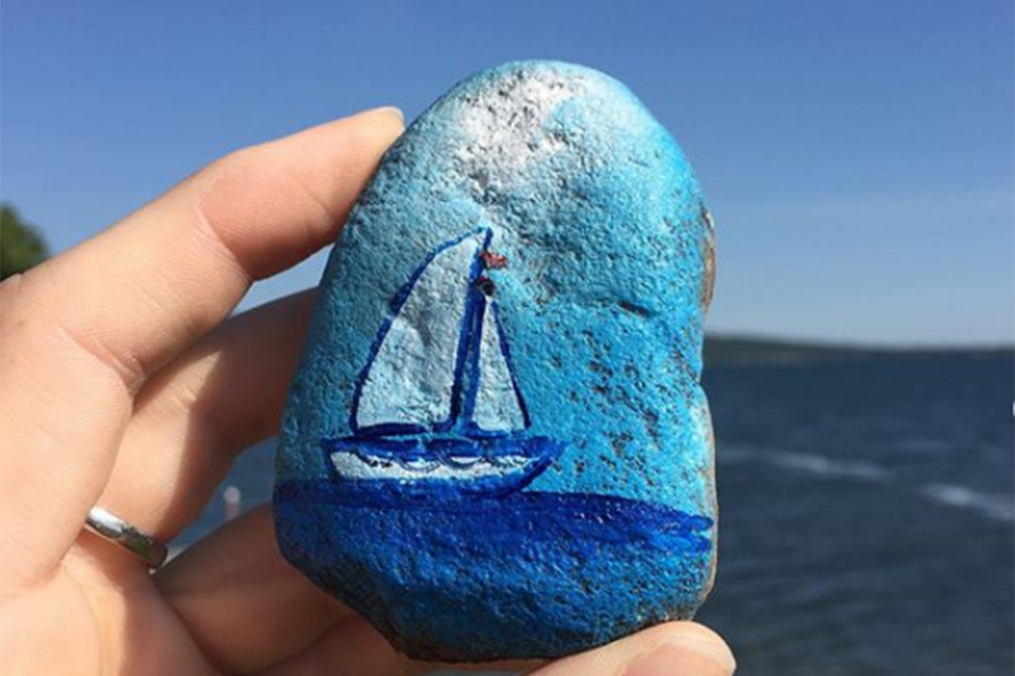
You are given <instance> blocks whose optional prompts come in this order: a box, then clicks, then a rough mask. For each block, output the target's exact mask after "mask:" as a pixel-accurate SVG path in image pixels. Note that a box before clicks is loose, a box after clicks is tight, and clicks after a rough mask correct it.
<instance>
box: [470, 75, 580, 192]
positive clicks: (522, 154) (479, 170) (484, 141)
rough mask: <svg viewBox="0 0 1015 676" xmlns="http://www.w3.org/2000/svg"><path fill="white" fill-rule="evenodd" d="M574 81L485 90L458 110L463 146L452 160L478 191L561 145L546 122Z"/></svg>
mask: <svg viewBox="0 0 1015 676" xmlns="http://www.w3.org/2000/svg"><path fill="white" fill-rule="evenodd" d="M574 86H575V81H574V80H564V79H562V78H559V77H556V76H554V75H553V74H552V73H538V74H528V75H526V76H525V77H522V78H518V79H514V80H509V81H507V82H503V83H500V84H499V85H498V86H497V87H487V88H484V89H483V90H481V91H480V92H478V94H477V95H476V98H475V100H474V101H471V102H470V103H469V105H468V106H464V107H463V108H462V110H461V114H460V116H459V120H458V122H457V126H458V128H459V129H460V130H461V134H462V138H464V139H467V140H468V142H467V143H466V144H464V145H463V146H462V147H461V148H460V149H459V150H457V151H456V158H457V159H458V160H459V161H461V162H462V163H463V164H464V165H465V166H464V168H465V171H466V173H467V174H468V175H469V176H472V177H473V178H474V180H476V181H477V183H478V184H479V185H478V187H479V188H480V189H481V190H485V188H486V186H488V185H492V186H494V187H500V185H501V184H502V182H503V180H505V179H511V177H515V178H517V172H518V170H519V169H520V168H522V167H524V166H527V165H529V164H531V163H533V162H536V161H539V160H541V159H543V158H545V157H546V156H547V155H551V154H553V153H556V152H559V151H560V150H561V149H563V148H564V146H565V144H564V142H563V141H562V140H561V139H559V138H557V137H555V136H553V135H552V134H549V133H547V130H546V123H547V121H548V120H549V119H550V117H551V116H552V115H553V114H554V112H555V111H556V110H557V107H558V106H559V104H560V103H561V102H562V101H564V100H565V99H568V98H571V97H573V96H574V95H575V92H574V91H572V88H573V87H574Z"/></svg>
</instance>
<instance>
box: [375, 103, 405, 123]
mask: <svg viewBox="0 0 1015 676" xmlns="http://www.w3.org/2000/svg"><path fill="white" fill-rule="evenodd" d="M369 113H370V114H371V115H390V116H391V117H393V118H395V119H397V120H398V123H399V124H400V125H402V126H403V127H404V126H405V113H403V112H402V110H401V108H396V107H395V106H381V107H380V108H374V109H373V110H371V111H369Z"/></svg>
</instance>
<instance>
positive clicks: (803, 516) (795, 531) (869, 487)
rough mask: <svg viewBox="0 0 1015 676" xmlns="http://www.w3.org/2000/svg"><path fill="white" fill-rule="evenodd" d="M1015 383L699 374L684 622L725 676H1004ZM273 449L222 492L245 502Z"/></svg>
mask: <svg viewBox="0 0 1015 676" xmlns="http://www.w3.org/2000/svg"><path fill="white" fill-rule="evenodd" d="M1013 375H1015V358H1013V357H1012V356H1010V355H959V354H957V355H932V356H880V357H874V358H870V359H866V360H859V361H849V362H841V363H822V364H812V365H807V364H801V365H793V366H737V367H732V366H731V367H715V368H709V369H707V371H706V378H705V382H706V388H707V390H708V393H709V398H710V401H711V403H712V409H713V416H714V419H715V425H716V431H717V437H718V447H719V455H718V473H719V474H718V479H719V491H720V493H719V500H720V507H721V510H720V544H719V572H718V579H717V584H716V588H715V591H714V592H713V595H712V597H711V598H710V599H709V601H708V602H707V603H706V604H705V606H704V607H703V608H702V610H701V612H700V613H699V616H698V619H699V620H701V621H702V622H704V623H706V624H709V625H710V626H712V627H714V628H715V629H717V630H718V631H719V632H720V633H722V634H723V635H724V636H725V637H726V638H727V640H728V641H729V642H730V643H731V644H732V646H733V647H734V650H735V652H736V653H737V657H738V660H739V663H740V671H739V673H742V674H748V675H750V676H754V675H758V676H767V675H773V676H774V675H779V676H794V675H797V674H799V675H801V676H803V675H805V674H806V675H808V676H839V675H843V676H845V675H849V676H863V675H866V674H872V675H873V674H893V675H895V676H897V675H899V674H919V675H920V676H936V675H939V674H940V675H942V676H945V675H947V676H964V675H966V674H968V675H970V676H980V675H983V676H987V675H991V676H992V675H994V674H996V675H998V676H1002V675H1003V676H1010V675H1011V674H1012V673H1013V672H1015V647H1013V636H1015V577H1013V576H1015V442H1013V437H1015V424H1013V423H1015V421H1013V415H1012V413H1013V409H1012V407H1013V401H1015V379H1013ZM273 450H274V448H273V444H271V443H266V444H262V445H260V446H258V447H256V448H254V449H252V451H251V452H250V453H248V454H246V455H245V456H244V457H243V458H242V459H241V460H240V462H238V463H237V465H236V467H235V468H234V470H233V472H232V474H231V475H230V477H229V479H228V483H232V484H234V485H237V486H239V487H240V488H241V489H242V490H243V492H244V496H245V497H244V499H245V505H244V506H245V507H250V506H254V505H256V504H258V503H260V502H263V501H265V500H267V499H269V498H270V490H271V473H272V453H273ZM221 513H222V508H221V505H219V504H212V505H210V506H209V508H208V510H206V512H205V514H204V515H203V516H202V517H201V519H200V520H199V521H198V523H196V524H195V525H194V527H192V528H191V529H190V530H188V531H187V532H186V533H185V534H184V535H183V536H181V539H180V541H181V543H182V544H187V543H189V542H193V541H194V540H195V539H196V538H197V537H200V536H201V535H203V534H204V533H206V532H208V531H209V530H210V529H212V528H214V527H215V526H216V525H217V524H218V523H219V522H220V520H221Z"/></svg>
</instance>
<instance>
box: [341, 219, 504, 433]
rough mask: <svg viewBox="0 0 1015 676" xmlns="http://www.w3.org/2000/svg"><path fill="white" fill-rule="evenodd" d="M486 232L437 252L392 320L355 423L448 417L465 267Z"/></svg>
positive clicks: (427, 421) (468, 268)
mask: <svg viewBox="0 0 1015 676" xmlns="http://www.w3.org/2000/svg"><path fill="white" fill-rule="evenodd" d="M483 237H484V233H477V234H475V235H473V236H471V237H467V238H466V239H464V240H462V241H461V242H459V243H458V244H455V245H454V246H451V247H448V248H447V249H445V250H444V251H441V252H440V253H438V254H437V255H436V256H434V258H433V259H432V260H431V261H430V264H429V265H427V266H426V268H425V269H424V270H423V271H422V273H421V274H420V276H419V278H418V279H417V280H416V283H415V284H414V285H413V287H412V288H411V289H410V291H409V296H408V298H406V300H405V302H404V303H403V304H402V307H401V309H400V310H399V312H398V314H397V315H396V316H395V318H394V319H393V320H392V322H391V326H390V327H389V328H388V331H387V333H386V334H385V336H384V338H383V340H382V342H381V345H380V348H379V349H378V350H377V354H376V356H375V358H374V361H373V363H372V364H371V365H370V370H369V372H368V373H367V376H366V380H365V382H364V383H363V387H362V389H361V391H360V396H359V406H358V408H357V411H356V424H357V425H358V426H359V427H369V426H372V425H382V424H406V425H421V426H425V427H431V426H433V425H436V424H438V423H442V422H444V421H446V420H448V419H449V418H450V417H451V392H452V388H453V386H454V380H455V365H456V362H457V357H458V341H459V337H460V336H461V332H462V322H463V320H464V316H465V299H466V297H467V296H468V292H469V288H468V287H469V273H470V271H471V269H472V263H473V261H475V259H476V256H477V255H478V254H479V248H480V247H481V246H482V241H483Z"/></svg>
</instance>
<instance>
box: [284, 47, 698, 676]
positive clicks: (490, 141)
mask: <svg viewBox="0 0 1015 676" xmlns="http://www.w3.org/2000/svg"><path fill="white" fill-rule="evenodd" d="M713 237H714V233H713V229H712V223H711V219H710V217H709V215H708V212H707V211H706V209H705V207H704V206H703V203H702V197H701V192H700V190H699V187H698V183H697V181H696V179H695V177H694V174H693V173H692V171H691V167H690V166H689V164H688V163H687V160H686V159H685V158H684V155H683V154H682V153H681V151H680V149H679V147H678V146H677V144H676V142H675V141H674V140H673V139H672V138H671V136H670V135H669V134H668V133H667V132H666V130H665V129H663V128H662V126H660V125H659V123H658V122H656V121H655V119H653V118H652V116H651V115H650V114H649V113H648V112H647V111H646V110H645V108H644V107H643V106H642V104H641V103H640V102H639V101H638V100H637V99H636V98H635V96H634V95H633V94H632V93H631V92H630V91H628V89H626V88H625V87H624V86H623V85H621V84H620V83H618V82H616V81H615V80H613V79H611V78H609V77H607V76H605V75H603V74H601V73H598V72H596V71H593V70H589V69H587V68H582V67H579V66H573V65H568V64H563V63H554V62H538V61H537V62H519V63H509V64H506V65H503V66H500V67H497V68H493V69H491V70H487V71H484V72H482V73H479V74H478V75H475V76H473V77H471V78H469V79H468V80H466V81H464V82H462V83H460V84H459V85H457V86H456V87H455V88H453V89H452V90H451V91H450V92H449V93H448V94H446V95H445V96H444V97H443V98H441V99H440V100H438V101H437V102H436V103H435V104H434V105H433V106H432V107H431V108H430V109H429V110H427V111H426V112H425V113H424V114H423V115H422V116H421V117H420V118H419V119H418V120H416V121H415V122H414V123H413V124H412V125H411V127H410V128H409V129H408V130H407V131H406V132H405V134H404V135H403V136H402V137H401V139H399V140H398V141H397V142H396V143H395V145H394V146H393V147H392V148H391V149H390V150H389V151H388V152H387V154H386V155H385V156H384V158H383V160H382V162H381V164H380V166H379V168H378V170H377V173H376V175H375V176H374V177H373V179H372V181H371V183H370V184H369V186H368V187H367V188H366V189H365V191H364V192H363V194H362V196H361V197H360V198H359V201H358V203H357V204H356V206H355V208H354V209H353V211H352V212H351V214H350V215H349V218H348V222H347V223H346V225H345V228H344V230H343V231H342V234H341V235H340V237H339V239H338V242H337V246H336V247H335V249H334V251H333V252H332V254H331V259H330V261H329V263H328V266H327V270H326V272H325V274H324V278H323V280H322V282H321V288H320V292H319V295H318V299H317V306H316V309H315V311H314V315H313V319H312V321H311V325H310V328H309V334H308V338H307V344H306V348H305V352H304V355H303V358H302V361H301V363H300V366H299V369H298V372H297V373H296V376H295V379H294V381H293V384H292V388H291V391H290V395H289V404H288V409H287V412H286V415H285V421H284V428H283V434H282V439H281V446H280V450H279V454H278V460H277V468H278V475H277V482H276V489H275V498H274V499H275V519H276V527H277V535H278V542H279V546H280V548H281V550H282V552H283V554H284V555H285V557H286V558H287V559H288V560H289V561H290V562H291V563H292V564H293V565H294V566H296V567H297V568H299V569H300V570H302V571H303V572H304V573H305V574H306V575H307V576H308V577H309V578H310V579H311V580H313V582H315V583H316V584H317V585H319V586H320V587H322V588H324V589H325V590H327V591H328V592H330V593H331V594H333V595H335V596H336V597H338V598H339V599H341V600H342V601H343V602H344V603H346V604H347V605H348V606H350V607H351V608H353V609H354V610H355V611H357V612H358V613H360V614H362V615H363V616H364V617H365V618H366V619H367V620H368V621H370V622H371V623H372V624H373V625H374V626H375V627H376V628H377V629H378V630H380V631H381V632H382V633H383V634H384V635H385V636H386V637H388V639H390V640H391V641H392V642H393V643H394V645H395V646H396V647H397V648H398V649H399V650H401V651H402V652H404V653H406V654H408V655H410V656H412V657H416V658H422V659H432V660H445V661H480V660H492V659H498V658H527V657H556V656H560V655H565V654H569V653H574V652H577V651H581V650H585V649H588V648H591V647H593V646H597V645H601V644H603V643H606V642H608V641H611V640H614V639H616V638H619V637H622V636H625V635H627V634H630V633H632V632H635V631H637V630H639V629H641V628H643V627H647V626H650V625H653V624H657V623H659V622H663V621H666V620H670V619H679V618H689V617H691V616H692V615H693V614H694V612H695V610H696V609H697V608H698V606H699V605H700V604H701V603H702V602H703V600H704V598H705V596H706V594H707V593H708V591H709V588H710V587H711V584H712V579H713V574H714V570H715V559H716V538H717V530H716V517H717V513H716V497H715V487H714V476H713V455H714V451H713V443H712V429H711V421H710V417H709V412H708V405H707V402H706V399H705V395H704V393H703V391H702V389H701V386H700V384H699V378H700V374H701V367H702V364H701V346H702V338H703V329H702V323H703V319H704V314H705V311H706V309H707V306H708V303H709V300H710V295H711V288H712V274H713Z"/></svg>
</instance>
